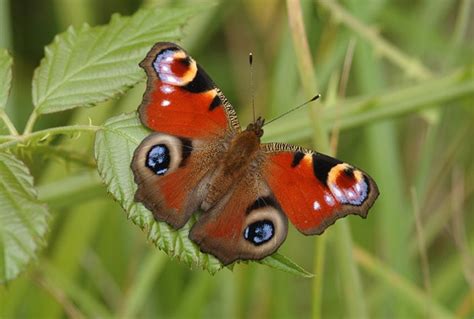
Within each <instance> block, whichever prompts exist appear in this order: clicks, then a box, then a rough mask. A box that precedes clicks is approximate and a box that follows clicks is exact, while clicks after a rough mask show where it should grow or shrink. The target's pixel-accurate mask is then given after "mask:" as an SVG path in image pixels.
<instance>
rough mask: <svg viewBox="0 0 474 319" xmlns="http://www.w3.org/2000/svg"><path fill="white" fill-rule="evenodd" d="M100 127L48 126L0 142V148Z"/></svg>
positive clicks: (93, 130)
mask: <svg viewBox="0 0 474 319" xmlns="http://www.w3.org/2000/svg"><path fill="white" fill-rule="evenodd" d="M101 128H102V126H96V125H71V126H59V127H53V128H49V129H45V130H41V131H36V132H33V133H27V134H23V135H18V136H17V137H16V138H15V139H14V140H12V141H8V142H6V143H3V144H0V150H5V149H9V148H12V147H14V146H16V145H18V144H20V143H28V142H29V141H32V140H35V139H42V138H45V137H49V136H52V135H61V134H74V133H80V132H96V131H98V130H100V129H101ZM25 131H26V130H25Z"/></svg>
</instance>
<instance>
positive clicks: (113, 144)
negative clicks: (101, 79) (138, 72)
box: [95, 114, 311, 277]
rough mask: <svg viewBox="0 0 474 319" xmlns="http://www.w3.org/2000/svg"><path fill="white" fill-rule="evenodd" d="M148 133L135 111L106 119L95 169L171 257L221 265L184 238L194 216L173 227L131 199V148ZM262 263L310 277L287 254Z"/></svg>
mask: <svg viewBox="0 0 474 319" xmlns="http://www.w3.org/2000/svg"><path fill="white" fill-rule="evenodd" d="M149 134H150V132H149V131H148V130H146V129H145V128H144V127H143V125H142V124H141V123H140V121H139V120H138V118H137V116H136V114H122V115H119V116H116V117H114V118H111V119H109V120H108V121H107V122H106V123H105V125H104V129H102V130H100V131H98V132H97V136H96V143H95V154H96V159H97V167H98V170H99V173H100V175H101V177H102V179H103V180H104V182H105V183H106V184H107V189H108V191H109V192H110V193H111V194H112V195H113V197H114V198H115V199H116V200H117V201H118V202H119V203H120V204H121V205H122V207H123V208H124V209H125V211H126V212H127V216H128V218H129V219H131V220H132V221H133V222H134V223H135V224H136V225H138V226H139V227H140V228H141V229H143V230H145V232H147V234H148V238H149V240H151V241H152V242H153V243H155V244H156V245H157V246H158V248H160V249H161V250H163V251H164V252H165V253H166V254H168V255H169V256H171V257H175V258H177V259H179V260H181V261H183V262H185V263H186V264H187V265H189V266H191V267H199V268H202V269H206V270H207V271H209V272H210V273H211V274H214V273H215V272H217V271H218V270H220V269H222V268H223V266H222V264H221V263H220V262H219V261H218V260H217V259H216V258H215V257H214V256H212V255H208V254H203V253H201V252H200V251H199V247H197V246H196V244H194V243H193V242H192V241H191V240H189V238H188V234H189V230H190V228H191V226H192V224H194V222H195V219H194V218H193V219H192V220H190V221H189V222H188V223H187V224H186V225H185V226H184V227H183V228H181V229H179V230H175V229H173V228H172V227H171V226H169V225H168V224H166V223H160V222H156V221H155V219H154V218H153V216H152V214H151V212H150V211H148V210H147V209H146V208H145V207H144V206H143V205H142V204H140V203H136V202H135V201H134V195H135V192H136V190H137V185H136V184H135V182H134V180H133V174H132V170H131V169H130V163H131V161H132V156H133V152H134V151H135V149H136V148H137V147H138V145H139V144H140V143H141V141H142V140H143V139H144V138H145V137H146V136H148V135H149ZM260 262H261V263H262V264H264V265H268V266H271V267H273V268H276V269H279V270H283V271H286V272H290V273H293V274H296V275H301V276H304V277H310V276H311V274H309V273H308V272H307V271H305V270H304V269H303V268H301V267H300V266H298V265H296V264H295V263H293V262H292V261H290V260H289V259H288V258H286V257H284V256H281V255H279V254H275V255H273V256H270V257H267V258H265V259H263V260H262V261H260Z"/></svg>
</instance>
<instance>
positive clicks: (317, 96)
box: [264, 94, 321, 126]
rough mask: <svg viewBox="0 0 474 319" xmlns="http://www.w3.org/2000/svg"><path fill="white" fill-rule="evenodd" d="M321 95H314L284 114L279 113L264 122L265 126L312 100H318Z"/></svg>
mask: <svg viewBox="0 0 474 319" xmlns="http://www.w3.org/2000/svg"><path fill="white" fill-rule="evenodd" d="M320 97H321V94H316V95H315V96H313V97H312V98H311V99H310V100H308V101H306V102H304V103H303V104H300V105H298V106H296V107H294V108H292V109H291V110H288V111H287V112H285V113H283V114H280V115H278V116H277V117H275V118H274V119H272V120H270V121H268V122H267V123H265V124H264V126H265V125H267V124H270V123H271V122H274V121H276V120H278V119H279V118H282V117H283V116H285V115H287V114H290V113H291V112H293V111H296V110H297V109H300V108H302V107H303V106H305V105H306V104H308V103H311V102H313V101H316V100H317V99H319V98H320Z"/></svg>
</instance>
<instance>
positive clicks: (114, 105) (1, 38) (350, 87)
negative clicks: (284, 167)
mask: <svg viewBox="0 0 474 319" xmlns="http://www.w3.org/2000/svg"><path fill="white" fill-rule="evenodd" d="M176 3H187V4H189V5H191V6H199V5H201V4H202V2H196V1H151V0H150V1H143V2H142V1H136V0H102V1H92V0H40V1H38V0H15V1H13V0H12V1H9V0H0V47H5V48H8V49H9V50H10V51H11V52H12V55H13V57H14V63H15V65H14V84H13V91H12V97H11V99H10V103H9V105H8V114H9V115H10V116H11V118H12V119H13V121H14V123H15V125H16V126H17V127H18V128H20V129H21V128H23V127H24V125H25V122H26V120H27V118H28V116H29V113H30V112H31V107H30V105H31V93H30V92H31V77H32V74H33V70H34V69H35V67H37V66H38V64H39V62H40V60H41V58H42V57H43V55H44V53H43V48H44V46H46V45H47V44H49V43H50V42H51V41H52V40H53V38H54V36H55V35H56V34H57V33H60V32H63V31H64V30H65V29H66V28H67V27H68V26H69V25H75V26H79V25H81V24H82V23H84V22H87V23H89V24H91V25H98V24H104V23H107V22H108V21H109V19H110V16H111V14H112V13H115V12H119V13H121V14H123V15H130V14H133V13H134V12H135V11H136V10H137V9H138V8H140V7H146V6H152V5H156V4H160V5H169V4H172V5H174V4H176ZM302 26H304V28H303V29H302V28H301V27H302ZM184 33H185V36H184V38H183V39H182V41H180V43H181V44H182V45H183V47H185V48H186V49H187V51H188V52H190V53H191V54H192V56H193V57H194V58H195V59H196V60H198V62H199V63H200V64H201V65H202V66H203V67H204V68H205V69H206V71H207V72H208V73H209V74H210V75H211V76H212V77H213V79H214V81H215V82H216V83H217V84H218V86H219V87H220V88H221V89H222V90H223V91H224V93H225V94H226V96H227V97H228V98H229V100H230V102H231V103H232V104H233V105H234V106H235V108H236V110H237V112H238V113H239V118H240V121H241V124H242V125H243V126H246V124H247V123H249V121H251V118H252V117H251V114H252V108H251V105H252V102H251V95H252V94H251V90H250V88H249V66H248V62H247V60H248V53H249V52H253V55H254V64H253V72H254V88H253V89H254V90H255V106H256V108H257V113H258V114H263V115H265V117H266V118H267V119H271V118H272V117H274V116H276V115H278V114H281V113H283V112H285V111H287V110H288V109H290V108H291V107H294V106H296V105H298V104H300V103H302V102H304V101H305V100H307V99H308V98H310V97H311V96H313V95H314V94H315V93H321V94H322V95H323V99H322V102H321V103H316V104H317V105H314V104H313V105H309V106H308V107H307V108H306V109H303V110H299V111H297V112H294V113H293V114H291V115H289V116H287V117H285V118H283V119H280V120H278V121H277V122H275V123H272V124H271V125H269V126H268V127H266V132H267V135H266V137H265V140H278V141H282V142H293V143H298V144H301V145H304V146H308V147H312V148H314V149H316V150H319V151H324V152H326V153H332V154H333V155H337V157H339V158H341V159H343V160H345V161H348V162H350V163H353V164H354V165H356V166H358V167H361V168H363V169H364V170H365V171H367V172H368V173H369V174H370V175H372V176H373V177H374V179H375V180H376V181H377V183H378V185H379V188H380V192H381V196H380V197H379V199H378V200H377V202H376V204H375V206H374V207H373V208H372V210H371V211H370V214H369V216H368V219H366V220H362V219H360V218H358V217H352V216H351V217H348V218H346V219H345V221H344V222H338V223H337V224H336V225H335V226H333V227H331V228H329V229H328V230H327V231H326V232H325V233H324V234H323V236H320V237H318V238H315V237H305V236H303V235H301V234H299V233H297V232H296V231H295V230H294V229H291V230H290V233H289V237H288V239H287V240H286V242H285V243H284V245H283V246H282V248H281V249H280V250H279V251H280V252H281V253H283V254H284V255H286V256H288V257H290V258H291V259H292V260H294V261H295V262H296V263H298V264H300V265H302V266H303V267H304V268H305V269H307V270H310V271H311V272H313V273H314V274H315V276H314V277H313V278H309V279H308V278H301V277H297V276H294V275H291V274H286V273H284V272H281V271H277V270H274V269H271V268H269V267H266V266H263V265H259V264H257V263H249V264H238V265H235V266H234V268H233V270H232V271H230V270H227V269H224V270H222V271H220V272H219V273H218V274H216V275H214V276H211V275H209V274H208V273H207V272H205V271H202V270H190V269H188V267H186V266H185V265H184V264H181V263H179V262H178V261H175V260H171V259H170V258H169V257H168V256H166V255H165V254H163V253H162V252H160V251H158V250H157V249H156V248H155V247H154V246H153V245H152V244H150V243H148V242H147V241H146V236H145V235H144V233H143V232H142V231H141V230H140V229H139V228H138V227H136V226H135V225H134V224H133V223H131V222H129V221H127V219H126V217H125V214H124V213H123V211H122V209H121V208H120V207H119V205H118V204H116V203H114V201H113V200H112V198H111V197H110V196H108V195H106V190H105V187H104V186H103V185H102V183H101V182H100V180H99V178H98V176H97V173H96V169H95V163H94V158H93V150H92V145H93V136H82V135H81V136H78V137H76V138H74V139H65V140H64V141H63V142H64V143H66V144H68V145H69V146H71V145H73V146H74V147H77V150H78V151H79V154H80V156H78V158H67V159H64V158H58V157H51V156H45V154H41V150H40V151H39V152H38V153H39V154H38V153H35V154H24V159H25V160H26V161H27V163H28V165H29V167H30V169H31V170H32V174H33V175H34V176H35V183H36V184H37V185H38V189H39V197H40V199H42V200H44V201H46V202H48V204H49V206H50V208H51V211H52V218H51V220H50V231H49V234H48V238H47V245H46V248H44V249H43V250H42V251H41V253H40V256H39V258H38V260H37V261H36V262H34V263H32V264H31V265H30V266H29V267H28V269H27V271H26V272H25V273H23V274H22V275H21V276H20V277H19V278H17V279H15V280H13V281H12V282H10V283H8V284H7V285H5V286H0V317H1V318H27V317H35V318H61V317H72V318H82V317H122V318H134V317H137V318H157V317H158V318H168V317H176V318H200V317H205V318H209V317H210V318H213V317H224V318H308V317H313V318H340V317H355V318H364V317H370V318H373V317H375V318H379V317H384V318H385V317H387V318H418V317H420V318H440V317H460V318H472V317H474V254H473V251H474V227H473V226H474V216H473V214H472V213H473V212H474V209H473V208H474V196H473V191H474V161H473V157H474V151H473V147H472V145H473V144H472V137H473V136H474V80H473V78H474V60H473V57H474V41H473V39H474V3H473V1H470V0H424V1H423V0H417V1H414V0H411V1H405V0H403V1H388V0H371V1H357V0H339V1H337V2H336V1H329V0H320V1H310V0H302V1H296V0H288V1H277V0H262V1H257V0H254V1H251V0H237V1H221V2H218V3H216V5H215V6H213V7H211V8H210V9H207V10H206V11H205V12H203V13H201V14H199V15H197V16H196V17H195V18H193V19H192V20H191V21H190V22H189V24H188V26H187V27H185V28H184ZM156 40H157V42H158V41H159V40H160V39H156ZM306 45H307V47H306ZM137 67H138V66H137ZM461 87H462V88H463V89H462V90H461V89H460V88H461ZM143 90H144V85H143V83H142V84H140V85H138V86H137V87H135V88H133V89H132V90H131V91H130V92H129V93H128V94H127V95H126V96H124V97H122V98H121V99H119V100H117V101H112V102H107V103H104V104H103V105H100V106H99V107H96V108H92V109H75V110H73V111H67V112H63V113H60V114H59V115H49V116H45V117H42V118H41V119H40V121H39V124H38V125H37V129H40V128H46V127H51V126H57V125H67V124H68V123H87V122H88V120H89V119H90V120H91V121H92V122H93V123H96V124H101V123H103V122H104V121H105V120H106V119H108V118H109V117H111V116H114V115H117V114H119V113H121V112H133V111H134V110H136V108H137V106H138V105H139V103H140V101H141V95H142V93H143ZM459 91H461V92H459ZM360 101H366V102H364V103H362V104H361V103H360ZM358 103H359V104H358ZM323 113H324V116H322V115H321V114H323ZM308 119H311V122H308ZM326 132H327V133H329V134H325V133H326Z"/></svg>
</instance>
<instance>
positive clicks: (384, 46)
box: [317, 0, 432, 79]
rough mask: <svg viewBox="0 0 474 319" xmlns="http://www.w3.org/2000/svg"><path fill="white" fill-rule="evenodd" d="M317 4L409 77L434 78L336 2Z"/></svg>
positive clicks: (421, 65) (324, 1) (320, 1)
mask: <svg viewBox="0 0 474 319" xmlns="http://www.w3.org/2000/svg"><path fill="white" fill-rule="evenodd" d="M317 2H318V4H319V5H321V6H323V7H325V8H326V9H327V10H329V11H330V12H331V14H332V15H333V16H334V17H335V18H336V19H337V20H338V21H341V22H342V23H343V24H345V25H346V26H347V27H348V28H349V29H351V30H352V31H354V32H355V33H357V34H358V35H359V36H360V37H361V38H363V39H365V40H367V41H368V42H370V43H371V45H372V46H373V47H374V50H375V51H376V52H377V53H380V54H381V55H384V56H385V57H386V58H387V59H388V60H390V61H392V62H393V63H394V64H395V65H397V66H398V67H400V68H401V69H402V70H404V71H405V72H406V73H407V74H408V75H410V76H413V77H414V78H417V79H427V78H430V77H431V76H432V74H431V71H430V70H429V69H427V68H426V67H425V66H424V65H423V64H421V63H420V62H419V61H418V60H415V59H413V58H411V57H409V56H408V55H406V54H405V53H403V52H402V51H400V50H399V49H398V48H396V47H395V46H393V45H392V44H391V43H389V42H388V41H387V40H385V39H384V38H383V37H381V36H380V35H379V34H378V33H377V31H376V30H375V29H374V28H371V27H369V26H367V25H365V24H364V23H362V22H361V21H359V20H358V19H357V18H355V17H354V16H352V15H351V14H350V13H349V12H348V11H346V10H345V9H344V8H343V7H342V6H340V5H339V4H338V3H337V2H336V1H332V0H318V1H317Z"/></svg>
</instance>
